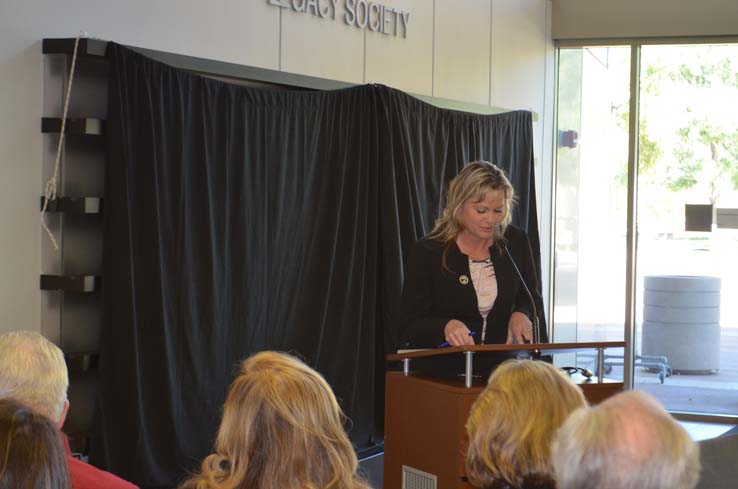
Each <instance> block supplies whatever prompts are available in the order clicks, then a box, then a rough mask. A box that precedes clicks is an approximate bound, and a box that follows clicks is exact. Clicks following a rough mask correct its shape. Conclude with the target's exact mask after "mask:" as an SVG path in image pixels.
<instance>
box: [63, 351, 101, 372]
mask: <svg viewBox="0 0 738 489" xmlns="http://www.w3.org/2000/svg"><path fill="white" fill-rule="evenodd" d="M64 360H65V361H66V363H67V370H69V371H70V372H73V373H84V372H90V371H92V370H96V369H97V366H98V365H99V364H100V353H98V352H94V351H93V352H79V353H64Z"/></svg>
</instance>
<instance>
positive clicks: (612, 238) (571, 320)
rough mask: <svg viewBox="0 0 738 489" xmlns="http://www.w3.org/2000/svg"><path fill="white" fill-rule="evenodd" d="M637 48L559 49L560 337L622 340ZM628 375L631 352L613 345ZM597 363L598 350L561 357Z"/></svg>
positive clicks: (616, 365)
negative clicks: (633, 50) (632, 91)
mask: <svg viewBox="0 0 738 489" xmlns="http://www.w3.org/2000/svg"><path fill="white" fill-rule="evenodd" d="M629 80H630V47H620V46H609V47H608V46H606V47H587V48H561V49H560V50H559V53H558V90H557V96H558V98H557V108H558V110H557V126H558V127H557V145H556V167H555V168H556V173H555V196H556V197H555V223H554V224H555V225H554V253H553V256H554V265H553V266H554V271H553V277H554V295H553V308H552V310H553V314H552V318H553V331H554V336H553V338H554V341H556V342H574V341H579V342H585V341H622V340H623V332H624V329H623V322H624V311H625V302H624V298H625V295H624V289H625V251H626V247H625V236H626V231H627V229H626V204H627V200H626V197H627V163H628V113H629V112H628V103H629V100H630V97H629V86H630V81H629ZM607 353H608V354H609V355H611V357H610V358H608V365H609V366H610V371H611V372H610V373H611V375H612V376H615V377H620V378H622V370H623V368H622V364H623V352H622V350H621V351H615V350H610V351H608V352H607ZM560 362H565V363H567V364H569V365H570V364H571V363H572V362H576V363H577V365H578V366H581V367H585V368H589V369H591V370H593V369H594V366H595V359H594V357H593V355H592V354H578V357H577V358H574V357H573V356H570V357H568V358H561V359H560V360H557V363H560Z"/></svg>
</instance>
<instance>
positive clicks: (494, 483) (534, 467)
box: [466, 360, 587, 489]
mask: <svg viewBox="0 0 738 489" xmlns="http://www.w3.org/2000/svg"><path fill="white" fill-rule="evenodd" d="M586 404H587V402H586V400H585V399H584V395H583V394H582V391H581V389H579V387H578V386H577V385H576V384H574V382H573V381H572V380H571V379H570V378H569V376H567V375H566V374H564V373H562V372H561V371H559V370H558V369H557V368H556V367H554V366H553V365H551V364H549V363H546V362H540V361H534V360H508V361H506V362H505V363H503V364H502V365H500V366H499V367H498V368H497V369H496V370H495V371H494V372H493V373H492V375H491V376H490V378H489V382H488V384H487V387H486V388H485V389H484V391H482V393H481V394H480V395H479V398H477V400H476V401H475V403H474V405H473V406H472V408H471V412H470V414H469V419H468V421H467V423H466V431H467V434H468V436H469V450H468V452H467V457H466V470H467V477H468V478H469V481H470V482H471V483H472V484H474V485H476V486H479V487H484V488H517V489H522V488H548V487H553V475H552V472H553V471H552V469H551V462H550V446H551V442H552V440H553V438H554V436H555V434H556V430H558V429H559V427H560V426H561V425H562V424H563V423H564V421H565V420H566V418H567V416H569V414H570V413H571V412H573V411H574V410H576V409H578V408H580V407H583V406H586Z"/></svg>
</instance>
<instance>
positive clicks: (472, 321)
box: [399, 161, 547, 348]
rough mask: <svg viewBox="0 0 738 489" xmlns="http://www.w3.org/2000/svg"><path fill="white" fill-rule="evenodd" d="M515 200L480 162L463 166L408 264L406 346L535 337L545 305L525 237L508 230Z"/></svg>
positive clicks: (495, 171)
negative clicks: (434, 221)
mask: <svg viewBox="0 0 738 489" xmlns="http://www.w3.org/2000/svg"><path fill="white" fill-rule="evenodd" d="M514 195H515V192H514V190H513V187H512V185H511V184H510V181H509V180H508V179H507V177H506V176H505V173H504V172H503V171H502V170H501V169H500V168H498V167H497V166H495V165H493V164H492V163H488V162H486V161H475V162H472V163H469V164H468V165H467V166H465V167H464V168H463V169H462V170H461V172H460V173H459V174H458V175H457V176H456V177H454V179H453V180H452V181H451V182H450V183H449V186H448V190H447V192H446V205H445V208H444V209H443V213H442V215H441V217H440V218H439V219H438V221H436V225H435V228H434V229H433V231H432V232H431V233H430V234H429V235H428V236H426V237H425V238H423V239H421V240H420V241H418V242H417V243H415V245H414V246H413V248H412V250H411V252H410V256H409V259H408V264H407V269H406V273H405V283H404V285H403V293H402V308H401V313H400V324H399V327H400V330H401V331H403V333H402V336H403V338H402V341H403V343H404V346H407V347H413V348H432V347H435V346H438V345H440V344H442V343H447V344H449V345H451V346H460V345H473V344H485V343H486V344H495V343H497V344H501V343H507V344H511V343H513V342H517V343H523V342H526V341H530V340H532V339H533V319H534V316H535V315H534V309H535V310H536V314H537V315H538V317H541V315H540V313H541V311H542V310H543V307H542V301H541V295H540V290H539V286H538V277H537V274H536V270H535V266H534V262H533V256H532V253H531V248H530V244H529V242H528V238H527V237H526V235H525V233H524V232H523V231H521V230H520V229H518V228H516V227H514V226H512V225H510V220H511V218H512V205H513V199H514ZM511 257H512V259H511ZM513 260H514V263H513ZM515 266H517V267H518V268H519V269H520V272H521V273H522V275H523V277H524V278H525V283H526V285H527V287H528V288H529V289H530V291H531V293H532V295H533V297H534V300H535V303H536V307H535V308H534V307H533V306H532V303H531V299H530V297H529V296H528V293H527V292H526V291H525V287H524V286H523V284H522V283H521V280H520V278H519V277H518V273H517V272H516V271H515ZM541 330H542V331H541V335H542V336H541V341H543V342H545V341H547V339H546V337H545V328H544V327H541Z"/></svg>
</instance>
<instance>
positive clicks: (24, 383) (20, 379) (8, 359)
mask: <svg viewBox="0 0 738 489" xmlns="http://www.w3.org/2000/svg"><path fill="white" fill-rule="evenodd" d="M68 386H69V377H68V374H67V364H66V363H65V361H64V354H63V353H62V352H61V350H60V349H59V347H57V346H56V345H55V344H53V343H52V342H51V341H49V340H47V339H46V338H44V337H43V336H42V335H40V334H39V333H35V332H32V331H12V332H9V333H3V334H0V398H6V397H12V398H14V399H17V400H18V401H20V402H22V403H23V404H25V405H27V406H28V407H30V408H32V409H34V410H36V412H38V413H41V414H43V415H44V416H47V417H48V418H49V419H50V420H52V421H53V422H54V423H56V424H57V426H58V427H61V425H62V424H63V423H64V418H65V417H66V410H67V407H68V405H69V404H68V402H67V387H68Z"/></svg>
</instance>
